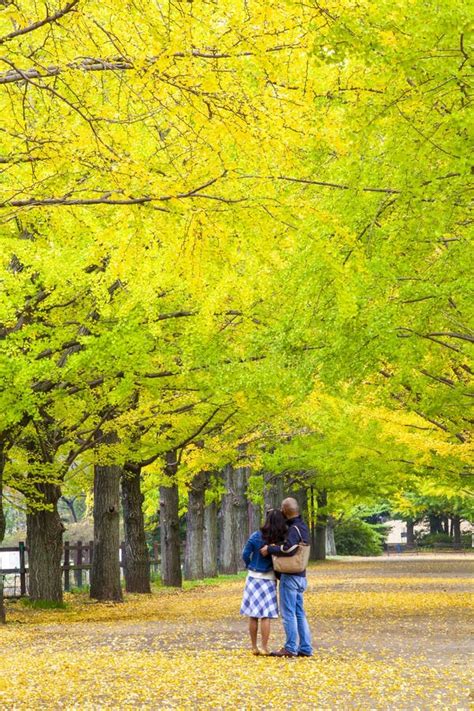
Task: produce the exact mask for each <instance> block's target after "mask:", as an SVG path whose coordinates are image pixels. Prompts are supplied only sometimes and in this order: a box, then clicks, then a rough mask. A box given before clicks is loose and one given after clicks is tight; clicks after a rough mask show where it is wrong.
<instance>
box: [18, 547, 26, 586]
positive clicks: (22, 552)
mask: <svg viewBox="0 0 474 711" xmlns="http://www.w3.org/2000/svg"><path fill="white" fill-rule="evenodd" d="M18 553H19V556H20V595H22V596H23V595H26V566H25V544H24V542H23V541H20V542H19V543H18Z"/></svg>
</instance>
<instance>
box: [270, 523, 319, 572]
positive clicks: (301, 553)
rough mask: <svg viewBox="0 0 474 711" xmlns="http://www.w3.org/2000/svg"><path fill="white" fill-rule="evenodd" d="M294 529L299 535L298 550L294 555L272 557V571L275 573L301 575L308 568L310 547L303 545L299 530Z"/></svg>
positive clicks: (307, 544) (306, 544)
mask: <svg viewBox="0 0 474 711" xmlns="http://www.w3.org/2000/svg"><path fill="white" fill-rule="evenodd" d="M295 528H296V530H297V531H298V533H299V534H300V538H301V543H299V544H298V550H297V551H296V553H295V554H294V555H288V556H286V555H272V560H273V570H274V571H275V572H276V573H302V572H303V571H304V570H306V568H307V566H308V561H309V553H310V550H311V546H310V545H309V543H303V536H302V535H301V533H300V529H299V528H298V526H295Z"/></svg>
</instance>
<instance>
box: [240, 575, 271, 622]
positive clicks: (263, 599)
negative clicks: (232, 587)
mask: <svg viewBox="0 0 474 711" xmlns="http://www.w3.org/2000/svg"><path fill="white" fill-rule="evenodd" d="M240 614H241V615H248V616H249V617H278V600H277V584H276V580H266V579H265V578H252V577H251V576H250V575H249V576H248V577H247V580H246V582H245V588H244V596H243V598H242V606H241V608H240Z"/></svg>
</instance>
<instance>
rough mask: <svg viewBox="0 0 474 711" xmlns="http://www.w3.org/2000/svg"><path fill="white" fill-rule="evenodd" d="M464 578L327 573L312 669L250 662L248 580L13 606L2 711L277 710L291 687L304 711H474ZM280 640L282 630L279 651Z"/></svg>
mask: <svg viewBox="0 0 474 711" xmlns="http://www.w3.org/2000/svg"><path fill="white" fill-rule="evenodd" d="M468 574H469V570H468V566H467V565H466V563H464V562H459V561H458V562H456V561H446V560H444V561H443V560H436V561H425V560H417V561H416V562H409V561H407V562H406V561H403V562H398V563H394V562H391V561H389V560H385V561H374V562H357V563H354V562H350V563H349V562H344V563H325V564H321V565H318V566H317V567H315V568H313V570H312V571H311V573H310V576H309V589H308V592H307V593H306V594H305V605H306V609H307V613H308V618H309V621H310V625H311V628H312V631H313V638H314V643H315V656H314V657H313V659H311V660H300V659H298V660H275V659H269V658H263V657H261V658H255V657H253V656H252V655H251V654H250V651H249V643H248V635H247V621H246V619H242V618H240V617H239V615H238V609H239V605H240V599H241V594H242V588H243V578H241V579H240V580H234V581H230V582H221V584H219V585H214V586H206V585H198V586H194V587H193V588H192V589H188V590H187V591H186V592H182V591H173V590H166V591H165V590H160V591H159V592H155V593H154V594H153V595H151V596H140V595H128V596H126V601H125V602H124V603H123V604H100V603H90V602H86V600H85V598H82V599H79V600H78V596H77V595H75V596H67V598H68V609H67V610H65V611H64V610H62V611H38V610H31V609H28V610H25V609H24V608H22V607H21V606H20V605H19V604H18V603H16V604H15V605H9V610H8V612H9V619H10V620H11V621H12V622H11V624H9V625H7V627H6V628H5V629H0V639H1V642H2V644H1V645H0V706H2V708H15V709H21V710H23V709H30V708H45V709H49V708H58V707H62V708H68V709H69V708H70V709H72V708H81V709H91V710H92V709H94V710H95V709H98V708H101V709H109V708H110V709H112V708H113V709H128V708H141V709H156V708H173V709H193V710H194V709H201V708H202V709H216V711H217V709H224V708H236V709H249V710H255V711H257V710H260V709H262V708H265V709H273V708H275V709H277V708H278V709H279V708H281V707H282V705H284V704H286V705H288V702H289V699H288V693H289V691H288V689H289V686H288V684H289V682H288V678H289V677H290V676H291V705H292V706H294V707H295V708H298V709H302V710H303V711H306V710H307V711H313V710H314V709H329V708H331V709H333V708H342V709H349V708H350V709H366V708H371V709H372V708H373V709H386V708H387V699H388V698H389V699H390V708H414V709H415V708H420V709H422V708H423V709H424V708H437V707H440V708H458V709H467V708H468V703H467V694H468V687H469V681H470V674H469V669H468V668H467V667H466V664H465V658H464V656H463V651H462V650H463V645H465V644H466V643H467V635H468V629H469V628H468V625H467V624H465V623H467V622H468V614H469V610H468V607H467V606H468V603H469V596H468V592H462V591H461V589H465V590H466V591H467V590H468V587H469V581H468V579H467V578H468ZM20 622H21V623H23V624H18V623H20ZM283 640H284V637H283V631H282V626H281V621H280V620H278V621H276V622H275V623H273V625H272V640H271V641H272V646H273V647H275V648H276V647H278V646H280V644H281V643H282V642H283ZM407 659H409V660H410V663H407ZM453 668H455V669H456V674H454V675H453V672H452V670H453Z"/></svg>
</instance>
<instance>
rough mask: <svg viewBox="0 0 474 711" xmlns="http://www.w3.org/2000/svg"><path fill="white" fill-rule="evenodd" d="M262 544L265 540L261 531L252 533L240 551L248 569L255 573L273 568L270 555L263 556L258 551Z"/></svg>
mask: <svg viewBox="0 0 474 711" xmlns="http://www.w3.org/2000/svg"><path fill="white" fill-rule="evenodd" d="M264 545H265V541H264V540H263V536H262V534H261V532H260V531H255V533H252V535H251V536H250V538H249V539H248V541H247V543H246V544H245V546H244V550H243V551H242V558H243V559H244V563H245V567H246V568H247V569H248V570H253V571H254V572H256V573H268V572H269V571H270V570H272V569H273V563H272V557H271V555H268V556H263V555H262V554H261V553H260V548H262V547H263V546H264Z"/></svg>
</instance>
